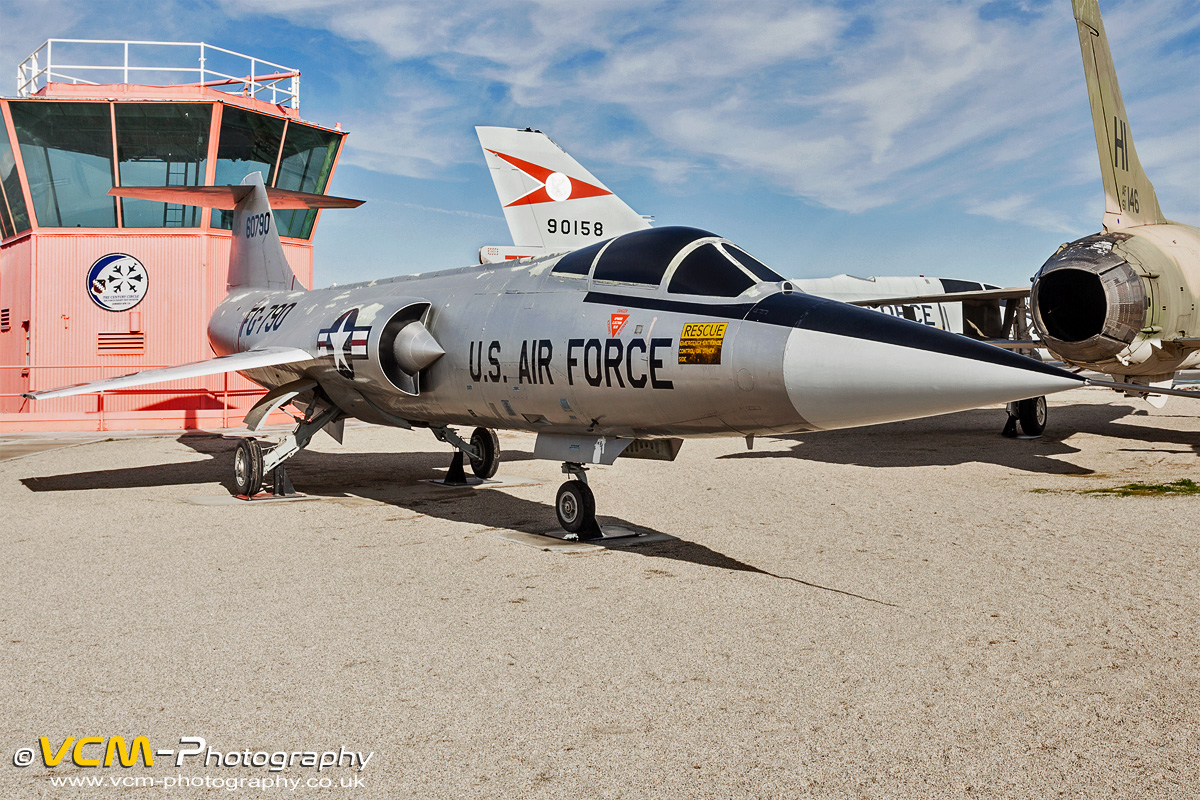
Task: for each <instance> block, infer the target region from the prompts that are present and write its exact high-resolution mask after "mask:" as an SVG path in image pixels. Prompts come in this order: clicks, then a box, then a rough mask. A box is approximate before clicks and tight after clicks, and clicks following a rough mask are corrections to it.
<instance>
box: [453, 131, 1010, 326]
mask: <svg viewBox="0 0 1200 800" xmlns="http://www.w3.org/2000/svg"><path fill="white" fill-rule="evenodd" d="M475 133H476V135H477V136H478V137H479V145H480V147H481V148H483V155H484V160H485V161H486V162H487V165H488V172H489V173H490V174H491V176H492V183H493V184H494V185H495V187H496V195H497V197H498V198H499V200H500V205H501V206H502V207H503V209H504V219H505V222H507V223H508V231H509V234H510V235H511V236H512V239H513V244H512V245H511V246H509V245H485V246H484V247H481V248H479V263H481V264H498V263H503V262H505V261H511V260H514V259H520V258H535V257H537V256H543V255H549V254H550V253H563V252H567V251H570V250H574V249H576V248H579V247H584V246H586V245H588V244H592V243H593V242H596V241H598V240H599V239H601V238H605V237H612V236H619V235H620V234H623V233H631V232H633V231H640V230H646V229H647V228H649V227H651V220H652V219H653V218H652V217H646V216H642V215H640V214H638V213H636V212H635V211H634V210H633V209H632V208H630V207H629V204H628V203H626V202H625V201H624V200H622V199H621V198H620V197H619V196H618V195H617V194H616V193H614V192H613V191H612V190H611V189H609V188H608V187H607V186H605V185H604V184H603V183H601V182H600V180H599V179H598V178H596V176H595V175H593V174H592V173H591V172H590V171H589V170H588V169H587V168H586V167H584V166H583V165H582V164H580V163H579V162H578V161H577V160H576V159H575V158H574V157H573V156H571V154H570V153H568V152H567V151H566V150H564V149H563V148H562V147H561V146H560V145H559V144H558V143H557V142H555V141H554V140H552V139H551V138H550V137H549V136H547V135H546V134H545V133H543V132H542V131H537V130H533V129H532V128H524V129H520V128H500V127H493V126H479V127H477V128H475ZM791 283H792V285H793V286H795V287H796V288H797V289H799V290H800V291H803V292H807V293H808V294H814V295H817V296H818V297H828V298H830V299H832V300H841V301H842V302H844V303H851V304H853V305H862V306H864V307H868V308H874V309H876V310H877V311H881V312H883V313H885V314H891V315H892V316H895V317H903V318H905V319H908V320H912V321H913V322H920V323H922V324H924V325H930V326H932V327H935V328H941V329H942V330H948V331H954V332H955V333H962V334H965V335H967V336H970V337H971V338H973V339H993V338H1002V337H1004V336H1006V335H1009V334H1011V333H1014V325H1016V326H1017V331H1016V332H1017V333H1019V334H1020V336H1021V338H1026V337H1025V334H1026V333H1027V331H1026V330H1025V329H1024V328H1021V327H1020V325H1021V324H1023V323H1024V319H1025V309H1024V307H1023V306H1022V307H1021V308H1020V309H1019V314H1017V313H1016V312H1017V311H1018V309H1017V308H1016V306H1015V305H1014V306H1013V307H1012V309H1010V310H1009V313H1008V314H1007V315H1006V313H1005V312H1006V309H1005V307H1004V306H1002V305H1001V301H1000V300H998V299H996V298H995V297H994V296H993V294H994V290H998V289H1000V288H1001V287H999V286H996V285H994V284H987V283H980V282H979V281H966V280H959V279H955V278H932V277H926V276H924V275H884V276H876V277H870V278H859V277H855V276H853V275H846V274H842V275H834V276H832V277H828V278H794V279H792V280H791ZM1011 291H1012V292H1015V293H1016V294H1017V295H1021V296H1023V295H1028V289H1019V290H1011ZM965 293H974V294H971V295H969V296H968V295H967V294H965ZM981 293H982V294H981ZM1005 296H1006V297H1007V295H1005ZM941 297H952V298H954V300H953V301H951V302H937V301H936V300H935V299H932V298H941ZM1022 299H1023V298H1022ZM898 300H912V301H913V302H897V301H898ZM1018 316H1019V319H1018ZM1006 324H1007V328H1006V327H1005V325H1006Z"/></svg>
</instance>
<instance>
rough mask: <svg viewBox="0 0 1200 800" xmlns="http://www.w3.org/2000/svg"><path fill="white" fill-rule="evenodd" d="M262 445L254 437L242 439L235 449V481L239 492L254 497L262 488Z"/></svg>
mask: <svg viewBox="0 0 1200 800" xmlns="http://www.w3.org/2000/svg"><path fill="white" fill-rule="evenodd" d="M262 481H263V453H262V445H260V444H259V443H258V442H257V441H256V440H254V439H241V440H239V441H238V443H237V449H236V450H234V451H233V483H234V486H235V488H236V489H237V493H238V494H240V495H245V496H246V497H253V496H254V495H256V494H258V490H259V489H261V488H262Z"/></svg>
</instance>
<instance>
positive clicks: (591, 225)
mask: <svg viewBox="0 0 1200 800" xmlns="http://www.w3.org/2000/svg"><path fill="white" fill-rule="evenodd" d="M475 133H476V134H478V136H479V144H480V146H482V147H483V156H484V159H485V160H486V161H487V165H488V170H489V172H490V173H491V175H492V182H493V183H494V184H495V185H496V194H498V195H499V197H500V205H501V206H503V207H504V219H505V221H507V222H508V230H509V233H511V234H512V237H513V244H515V245H518V246H520V247H530V248H544V249H545V252H549V253H558V252H563V251H565V250H574V249H576V248H579V247H583V246H585V245H589V244H592V243H594V242H598V241H601V240H602V239H611V238H612V237H613V236H619V235H620V234H622V233H630V232H631V231H640V230H645V229H646V228H649V227H650V223H649V222H648V221H646V219H644V218H643V217H642V216H640V215H639V214H638V213H637V212H635V211H634V210H633V209H632V208H630V207H629V206H628V205H626V203H625V201H624V200H622V199H621V198H619V197H617V196H616V195H615V194H613V193H612V191H610V190H609V188H608V187H607V186H605V185H604V184H603V183H601V182H600V181H599V180H597V179H596V177H595V176H594V175H592V173H590V172H588V171H587V170H586V169H584V168H583V167H582V166H581V165H580V164H579V162H578V161H576V160H575V159H574V158H572V157H571V156H570V155H568V154H567V153H566V151H564V150H563V149H562V148H561V147H559V146H558V145H557V144H555V143H554V142H553V141H551V140H550V137H548V136H546V134H544V133H542V132H541V131H535V130H530V129H528V128H526V129H525V130H520V129H516V128H493V127H479V128H476V129H475Z"/></svg>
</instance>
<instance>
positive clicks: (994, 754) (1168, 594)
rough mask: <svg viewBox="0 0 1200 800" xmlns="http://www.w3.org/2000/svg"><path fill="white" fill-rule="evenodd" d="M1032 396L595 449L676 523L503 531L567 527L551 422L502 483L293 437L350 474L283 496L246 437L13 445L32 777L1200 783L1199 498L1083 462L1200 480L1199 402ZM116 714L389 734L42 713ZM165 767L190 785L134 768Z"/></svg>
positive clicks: (382, 445) (21, 675)
mask: <svg viewBox="0 0 1200 800" xmlns="http://www.w3.org/2000/svg"><path fill="white" fill-rule="evenodd" d="M1002 422H1003V418H1002V413H1001V412H1000V411H999V410H998V409H990V410H980V411H972V412H967V413H963V414H956V415H953V416H948V417H941V418H937V419H932V420H924V421H916V422H909V423H902V424H895V425H886V426H879V427H875V428H869V429H863V430H858V431H843V432H832V433H819V434H803V435H797V436H792V437H782V438H777V439H759V440H757V441H756V442H755V447H754V449H753V450H750V451H747V450H746V446H745V443H744V442H743V441H742V440H740V439H724V440H701V441H690V442H688V443H687V444H685V446H684V448H683V450H682V452H681V454H680V456H679V459H678V460H677V461H676V462H675V463H674V464H664V463H659V462H651V461H634V460H628V461H627V460H621V461H618V462H617V465H616V466H614V467H601V468H594V469H593V470H592V471H591V473H590V475H591V482H592V486H593V488H594V489H595V492H596V498H597V507H598V509H599V512H600V517H601V521H602V522H603V521H609V522H620V523H622V524H624V525H633V526H639V527H641V528H643V529H648V530H651V531H656V532H660V533H665V534H669V535H671V536H674V537H677V538H678V541H671V542H666V543H659V544H648V545H642V546H637V547H629V548H623V549H602V550H597V551H593V552H591V553H586V554H564V553H554V552H547V551H543V550H540V549H537V548H534V547H528V546H523V545H521V544H517V543H514V542H511V541H506V540H503V539H501V538H499V536H498V534H501V533H505V532H510V531H521V532H525V533H535V534H536V533H544V532H546V531H549V530H552V529H554V528H555V523H554V512H553V508H552V504H553V499H554V492H555V490H556V488H557V486H558V484H559V483H560V482H561V480H562V478H563V476H562V475H561V474H560V472H559V466H558V464H555V463H550V462H542V461H535V460H533V459H532V457H531V452H532V449H533V437H532V436H529V435H526V434H506V433H501V447H502V448H503V450H504V455H505V459H506V460H505V461H504V462H503V464H502V465H501V470H500V475H501V476H502V477H505V478H508V479H511V480H513V481H514V482H516V483H518V484H523V485H516V486H506V487H503V488H499V489H497V488H490V489H488V488H485V489H445V488H440V487H435V486H431V485H430V484H428V483H425V482H423V481H424V480H425V479H428V478H433V477H436V476H437V475H438V474H439V473H440V472H441V471H442V469H443V468H444V467H445V465H446V464H447V463H448V461H449V451H448V449H447V448H446V447H445V445H441V444H439V443H437V442H436V441H434V440H433V438H432V437H431V436H430V435H429V434H428V433H420V432H405V431H396V430H384V429H378V428H371V427H358V428H352V429H348V431H347V438H346V443H345V445H343V446H339V445H337V444H335V443H334V442H333V441H332V440H330V439H328V438H326V437H323V436H320V437H318V438H317V439H316V440H315V441H314V444H313V446H312V447H311V448H310V449H309V450H308V451H306V452H304V453H302V454H300V455H299V456H297V457H296V458H295V459H294V460H293V461H292V462H291V464H292V468H291V477H292V479H293V481H294V482H295V484H296V486H297V488H298V489H299V490H300V491H303V492H308V493H310V494H311V495H314V496H316V499H311V500H306V501H299V502H286V503H269V502H255V503H238V504H217V505H214V504H208V505H205V504H203V503H205V502H206V501H207V502H210V503H211V502H212V501H213V500H214V499H217V498H224V497H227V496H228V492H229V485H230V480H229V473H230V460H231V458H232V453H233V448H234V443H235V442H234V440H233V439H232V438H223V437H221V436H219V435H206V436H205V435H201V436H186V437H180V436H178V435H174V436H161V437H135V438H121V439H115V440H114V439H110V440H107V441H94V442H85V443H76V444H74V445H73V446H69V447H63V448H60V449H51V450H43V451H41V452H29V453H28V454H26V455H23V456H22V457H20V458H14V459H11V460H7V461H0V498H2V499H0V509H3V512H4V514H3V518H4V520H5V521H6V524H5V526H4V528H3V530H2V531H0V552H2V553H3V555H4V558H3V563H4V572H5V580H4V584H3V590H2V592H0V625H2V627H3V633H4V641H3V646H2V650H0V686H2V687H3V693H2V694H0V697H2V698H3V702H4V711H3V713H2V714H0V717H2V720H0V747H2V748H3V754H2V755H3V761H2V763H0V797H19V798H29V797H47V798H49V797H54V798H59V797H66V798H71V797H102V798H109V797H121V796H127V795H129V796H137V797H142V796H162V797H180V798H183V797H216V796H228V795H230V794H233V795H234V796H242V797H258V796H263V797H283V796H303V795H307V796H339V795H343V794H345V792H346V791H352V792H353V795H354V796H356V797H364V798H366V797H371V798H373V797H380V798H383V797H389V798H390V797H414V798H455V799H456V800H457V799H459V798H500V797H512V798H559V797H571V798H618V797H619V798H655V797H687V798H709V797H711V798H790V797H804V798H858V797H868V798H876V797H878V798H926V797H928V798H936V797H948V798H961V797H985V798H987V797H1004V798H1029V797H1055V796H1064V797H1070V798H1091V797H1105V798H1108V797H1113V798H1134V797H1137V798H1186V797H1195V796H1198V795H1200V702H1198V698H1200V693H1198V691H1200V644H1198V639H1200V637H1198V633H1200V631H1198V630H1197V628H1198V622H1197V620H1198V616H1197V611H1198V610H1200V603H1198V602H1197V594H1198V592H1200V575H1198V572H1200V571H1198V570H1197V563H1198V559H1197V551H1198V547H1197V541H1198V534H1197V529H1198V528H1200V524H1198V523H1200V495H1192V496H1186V495H1165V496H1155V495H1151V496H1133V497H1118V496H1111V495H1103V494H1089V493H1086V492H1088V490H1094V489H1105V488H1112V487H1117V486H1121V485H1124V484H1129V483H1132V482H1147V483H1154V484H1163V483H1167V482H1172V481H1177V480H1180V479H1183V478H1192V479H1196V480H1198V481H1200V469H1198V468H1197V463H1196V462H1197V453H1198V451H1200V417H1198V415H1197V413H1196V409H1193V408H1190V407H1189V404H1188V402H1187V401H1180V400H1172V401H1171V402H1170V403H1168V405H1167V407H1166V408H1165V409H1162V410H1156V409H1153V408H1150V407H1149V406H1147V405H1145V404H1144V403H1135V402H1132V401H1124V400H1121V399H1120V398H1116V396H1115V395H1113V394H1112V393H1110V392H1105V391H1103V390H1095V389H1085V390H1077V391H1074V392H1070V393H1067V394H1063V395H1058V396H1056V397H1054V398H1051V409H1050V428H1049V430H1048V435H1047V436H1046V437H1044V438H1042V439H1038V440H1009V439H1004V438H1001V437H1000V436H999V435H998V431H999V429H1000V427H1001V425H1002ZM114 735H121V736H124V737H126V739H127V740H129V739H131V738H132V737H133V736H137V735H144V736H146V737H148V739H149V741H150V743H151V744H152V746H153V747H154V748H155V749H180V748H181V747H182V745H181V744H180V739H181V737H203V738H204V739H205V740H206V744H207V745H208V746H209V747H211V748H212V749H213V750H214V751H216V752H218V753H225V754H228V753H230V752H234V751H236V752H239V753H240V752H242V751H249V755H248V756H246V757H251V756H252V755H253V754H254V753H255V752H258V751H262V752H263V753H264V754H268V753H274V752H276V751H281V752H283V751H286V752H289V753H290V752H305V751H313V752H318V753H321V752H325V751H331V750H332V751H337V750H338V748H339V747H344V748H345V749H346V750H347V751H351V750H353V751H362V752H363V753H364V754H366V753H374V755H373V756H372V757H371V760H370V761H369V762H368V763H367V765H366V767H365V768H364V769H362V770H361V771H356V770H354V769H351V768H349V767H345V766H341V767H333V768H329V769H325V770H324V771H322V772H320V773H318V772H317V771H316V770H315V769H312V768H307V767H302V766H300V764H299V763H298V762H297V763H296V764H294V765H293V766H291V767H289V768H287V769H286V770H284V771H282V772H271V771H269V770H268V769H266V768H254V767H241V766H229V767H220V766H215V765H211V761H210V766H207V767H206V766H204V765H203V764H202V763H201V761H200V758H199V757H189V758H187V759H186V760H185V762H184V764H183V766H182V767H178V768H177V767H176V766H175V763H174V761H173V759H172V756H170V755H158V756H155V758H154V765H153V766H152V767H150V768H141V767H137V768H134V769H121V768H117V767H112V768H107V769H106V768H103V767H100V768H89V767H80V766H75V765H73V764H71V757H70V755H67V756H66V757H65V758H64V760H63V762H62V763H61V764H60V765H59V766H57V767H54V768H46V767H45V766H43V765H42V760H43V758H42V755H41V748H40V745H39V737H41V736H46V737H48V740H49V741H50V747H51V750H52V751H53V750H57V749H58V747H59V746H60V745H61V744H62V742H63V740H64V739H65V738H66V737H68V736H76V737H83V736H103V737H109V736H114ZM26 747H28V748H32V749H33V750H34V751H35V754H36V757H35V759H34V761H35V766H30V767H26V768H19V767H17V766H15V765H14V761H15V760H17V759H18V758H19V756H17V753H18V750H19V749H21V748H26ZM103 749H104V748H103V745H100V744H96V745H88V746H87V747H86V748H85V749H84V750H83V751H82V752H83V757H84V758H85V759H86V758H89V757H90V758H95V757H96V755H97V754H98V753H100V752H102V751H103ZM265 757H266V756H265V755H264V758H265ZM218 758H219V757H218ZM296 758H297V759H300V758H302V756H297V757H296ZM343 763H345V762H343ZM70 777H74V778H77V779H79V778H85V779H86V778H93V779H94V778H99V779H101V780H103V781H105V782H106V785H105V786H104V787H103V788H67V787H56V786H54V784H53V781H54V780H56V779H62V778H70ZM172 778H174V779H175V780H176V782H178V781H179V780H180V779H181V778H182V779H185V780H187V781H189V782H191V783H195V784H196V785H195V786H191V787H183V786H179V785H175V786H171V785H169V784H168V785H166V786H164V783H167V781H168V780H169V779H172ZM281 778H286V779H288V780H297V781H299V782H300V783H299V785H298V786H297V788H296V789H295V790H294V791H289V790H288V787H286V786H284V787H278V786H277V787H274V788H266V789H260V788H255V783H254V781H259V782H261V781H263V780H264V779H269V780H272V781H274V780H279V779H281ZM321 778H328V779H330V780H331V782H332V784H333V786H332V788H328V789H325V790H322V789H321V788H319V787H310V786H307V785H306V782H307V781H309V780H311V779H316V780H318V781H319V780H320V779H321ZM355 778H357V779H358V780H359V781H360V782H361V785H359V786H358V787H357V788H355V789H353V790H349V789H343V788H342V787H341V786H340V784H341V783H342V782H345V783H352V782H353V781H354V779H355ZM133 779H140V780H142V781H145V780H146V779H153V780H154V781H155V782H156V786H158V788H157V789H156V790H154V791H153V792H147V791H146V789H139V790H135V789H130V788H120V787H113V786H111V785H107V784H108V783H110V782H111V781H112V780H115V781H117V782H121V781H132V780H133ZM238 780H240V781H241V783H240V784H238V783H237V781H238ZM227 781H228V782H231V783H233V785H234V786H235V787H236V788H240V791H238V792H231V791H230V789H229V785H228V784H227V783H226V782H227ZM205 782H207V786H205V785H204V783H205ZM130 793H133V794H132V795H130Z"/></svg>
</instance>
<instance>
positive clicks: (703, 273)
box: [667, 244, 755, 297]
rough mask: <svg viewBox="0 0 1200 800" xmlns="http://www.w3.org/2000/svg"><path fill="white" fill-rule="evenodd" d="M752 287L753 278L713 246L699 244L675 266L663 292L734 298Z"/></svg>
mask: <svg viewBox="0 0 1200 800" xmlns="http://www.w3.org/2000/svg"><path fill="white" fill-rule="evenodd" d="M754 284H755V280H754V278H751V277H750V276H749V275H747V274H746V273H745V272H743V271H742V270H741V268H740V267H738V265H737V264H735V263H734V262H733V261H731V260H730V259H729V257H728V256H726V255H725V254H724V253H722V252H721V251H720V250H718V249H717V246H716V245H714V244H703V245H700V246H699V247H697V248H696V249H695V250H693V251H692V252H690V253H688V254H687V256H685V257H684V259H683V261H681V262H680V263H679V266H678V267H677V268H676V269H675V274H674V275H673V276H672V277H671V283H670V285H669V286H667V291H668V292H671V293H672V294H702V295H707V296H709V297H737V296H738V295H739V294H741V293H742V292H744V291H746V290H747V289H749V288H750V287H751V286H753V285H754Z"/></svg>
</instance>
